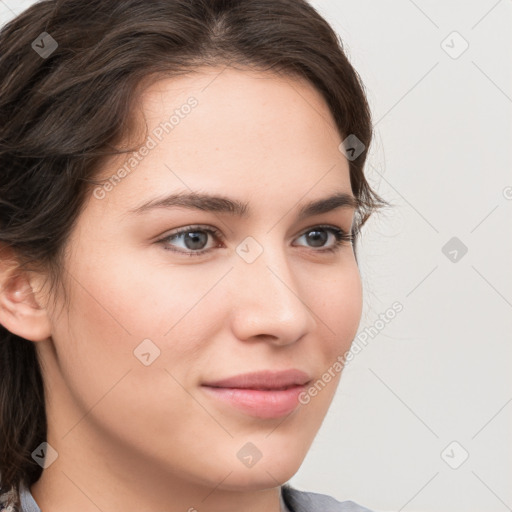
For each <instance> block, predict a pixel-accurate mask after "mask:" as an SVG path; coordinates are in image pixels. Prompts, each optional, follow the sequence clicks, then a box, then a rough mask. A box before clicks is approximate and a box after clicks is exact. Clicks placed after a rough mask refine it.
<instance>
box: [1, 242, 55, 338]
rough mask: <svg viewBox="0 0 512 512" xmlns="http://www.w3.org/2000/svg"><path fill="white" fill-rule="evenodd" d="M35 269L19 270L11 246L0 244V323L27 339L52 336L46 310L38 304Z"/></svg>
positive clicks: (37, 280)
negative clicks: (31, 271) (29, 271)
mask: <svg viewBox="0 0 512 512" xmlns="http://www.w3.org/2000/svg"><path fill="white" fill-rule="evenodd" d="M38 284H39V279H38V276H37V275H36V274H34V273H31V275H29V274H28V273H27V272H22V271H20V269H19V267H18V262H17V261H16V259H15V258H14V253H13V251H12V249H10V248H8V247H5V246H2V247H0V324H2V325H3V326H4V327H5V328H6V329H7V330H8V331H10V332H12V333H13V334H16V335H18V336H20V337H22V338H25V339H27V340H29V341H42V340H44V339H47V338H49V337H50V336H51V323H50V319H49V316H48V312H47V310H46V309H45V308H44V307H43V306H42V305H41V304H40V299H38V297H37V293H36V290H37V289H38V288H37V285H38Z"/></svg>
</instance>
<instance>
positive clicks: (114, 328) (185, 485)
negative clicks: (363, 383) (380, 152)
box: [0, 68, 362, 512]
mask: <svg viewBox="0 0 512 512" xmlns="http://www.w3.org/2000/svg"><path fill="white" fill-rule="evenodd" d="M221 71H222V72H221ZM212 80H213V81H212ZM190 96H194V97H195V98H196V99H197V100H198V105H197V107H196V108H195V109H193V110H192V112H191V113H190V114H189V115H188V116H186V117H184V118H183V119H181V120H180V123H179V125H177V126H176V127H175V128H174V129H173V130H172V131H171V132H169V133H168V134H166V135H165V136H164V137H163V139H162V141H161V142H160V143H159V144H158V145H157V147H155V148H154V149H152V150H151V151H150V152H149V154H148V155H147V156H146V157H145V158H144V159H143V160H142V161H141V162H140V163H139V164H138V166H137V168H136V169H135V170H134V171H133V172H131V173H130V174H129V175H127V176H126V177H125V178H124V179H123V180H122V181H121V183H119V184H118V185H116V186H115V187H114V188H113V190H111V191H110V192H109V193H108V194H106V197H104V198H103V199H96V198H95V197H93V196H92V195H91V197H90V198H89V200H88V202H87V204H86V206H85V208H84V210H83V211H82V213H81V215H80V217H79V219H78V222H77V224H76V226H75V228H74V229H73V231H72V233H71V235H70V238H69V240H68V249H69V250H68V251H67V253H66V260H65V269H66V272H63V280H64V283H65V287H66V290H67V293H68V296H69V299H70V304H69V307H67V306H64V303H63V298H62V297H60V296H57V299H58V300H57V303H56V305H55V306H54V305H53V302H52V301H50V300H48V299H49V298H48V296H47V294H46V293H45V291H44V286H43V281H42V279H43V275H38V274H33V273H31V274H28V275H23V276H22V277H18V278H17V279H14V278H13V279H11V280H9V279H10V278H11V277H12V276H13V274H12V273H9V272H8V271H7V270H5V269H4V271H3V273H2V279H3V283H4V289H3V292H2V298H1V300H2V304H1V308H0V311H1V315H2V316H1V318H0V320H1V321H2V323H3V324H4V325H5V326H6V327H7V328H8V329H9V330H11V331H12V332H15V333H17V334H19V335H21V336H23V337H26V338H27V339H30V340H32V341H34V343H35V344H36V348H37V352H38V355H39V357H40V360H41V362H42V367H43V377H44V381H45V387H46V408H47V415H48V442H49V444H50V445H51V446H52V447H53V448H54V449H55V450H56V451H57V452H58V458H57V459H56V461H55V462H53V464H51V465H50V466H49V467H48V468H46V469H44V470H43V473H42V476H41V478H40V479H39V480H38V481H37V482H36V483H35V484H34V485H32V487H31V491H32V493H33V496H34V498H35V500H36V501H37V503H38V504H39V506H40V507H41V508H42V510H46V511H51V512H65V511H69V510H80V511H82V512H92V511H94V512H97V511H98V508H99V509H101V510H102V511H104V512H107V511H109V512H114V511H117V510H126V511H133V512H135V511H138V510H149V511H160V510H162V511H163V510H166V511H170V512H174V511H176V512H177V511H187V510H190V511H192V510H194V509H196V510H197V511H199V512H203V511H208V512H220V511H223V512H227V511H235V510H245V511H248V512H252V511H261V510H265V511H271V512H278V511H279V485H281V484H282V483H284V482H286V481H287V480H288V479H290V478H291V477H292V476H293V475H294V474H295V473H296V471H297V470H298V468H299V466H300V464H301V463H302V461H303V459H304V457H305V456H306V453H307V451H308V449H309V447H310V445H311V443H312V441H313V439H314V437H315V435H316V433H317V431H318V429H319V428H320V425H321V423H322V421H323V419H324V417H325V414H326V413H327V410H328V407H329V405H330V403H331V401H332V398H333V395H334V392H335V390H336V387H337V385H338V381H339V377H340V374H339V373H336V377H335V378H334V379H332V380H331V382H329V383H328V384H327V386H326V387H325V389H323V390H322V391H321V392H319V393H318V395H317V396H316V397H315V398H314V399H311V401H310V402H309V403H308V404H307V405H299V406H298V407H297V409H296V410H295V411H294V412H293V413H292V414H290V415H289V416H287V417H285V418H277V419H272V418H271V419H260V418H255V417H252V416H249V415H247V414H245V413H243V412H241V411H239V410H237V409H234V408H233V407H231V406H229V405H226V404H223V403H220V402H219V401H217V400H215V399H214V398H212V397H210V396H208V395H207V394H206V393H205V391H204V389H202V388H201V383H202V382H204V381H206V380H214V379H220V378H225V377H230V376H233V375H235V374H240V373H246V372H251V371H257V370H263V369H272V370H283V369H288V368H298V369H300V370H303V371H305V372H306V373H308V374H309V375H310V376H311V377H312V378H313V379H314V380H316V379H318V378H320V377H321V375H322V374H323V373H324V372H325V371H326V370H327V369H328V368H329V367H330V366H332V364H333V363H334V361H335V360H336V358H337V357H338V356H339V355H340V354H343V353H345V352H346V351H347V350H348V349H349V347H350V344H351V341H352V340H353V338H354V336H355V335H356V332H357V328H358V325H359V321H360V318H361V310H362V289H361V280H360V275H359V271H358V267H357V263H356V260H355V256H354V252H353V247H352V245H351V244H350V242H344V243H343V244H342V245H341V246H339V249H338V251H337V252H335V253H325V252H324V253H322V252H320V251H319V250H320V249H323V248H325V247H330V246H334V242H335V238H334V236H333V235H332V234H329V235H328V239H327V240H326V241H325V242H324V243H323V246H322V244H321V243H320V246H315V242H314V240H313V241H312V239H311V237H308V236H307V233H308V232H310V231H311V229H310V230H309V231H308V228H314V227H316V226H318V225H322V224H324V225H330V226H333V227H338V228H341V229H343V230H345V231H346V232H350V229H351V226H352V222H353V218H354V210H353V209H352V208H338V209H335V210H332V211H330V212H328V213H323V214H319V215H314V216H311V217H308V218H305V219H303V220H298V217H297V212H298V208H299V207H300V206H301V205H302V204H304V203H306V202H308V201H312V200H315V199H321V198H324V197H327V196H329V195H331V194H332V193H333V192H335V191H341V192H346V193H349V194H351V193H352V189H351V186H350V179H349V165H348V161H347V160H346V158H345V157H344V155H343V154H342V153H341V152H340V151H339V149H338V146H339V144H340V143H341V141H342V140H343V139H342V138H341V136H340V134H339V133H338V131H337V129H336V127H335V123H334V120H333V118H332V115H331V113H330V111H329V108H328V106H327V104H326V103H325V101H324V100H323V98H322V96H321V95H320V93H318V92H317V91H316V90H315V89H314V88H313V87H312V86H311V85H310V84H309V83H307V82H303V81H299V80H298V79H295V78H293V79H292V78H284V77H279V76H277V75H274V74H269V73H257V72H256V71H240V70H235V69H232V68H226V69H224V70H222V69H221V68H213V69H211V68H210V69H199V70H197V71H196V72H194V73H191V74H189V75H187V76H182V77H179V78H173V79H169V78H166V79H162V80H159V81H157V82H155V83H153V84H152V85H151V86H149V87H148V88H147V89H146V90H145V91H144V93H143V95H142V96H141V98H140V107H141V109H142V111H143V112H144V115H145V118H146V121H147V123H148V128H149V130H150V131H151V130H152V129H154V128H155V127H156V126H157V125H158V124H159V123H160V122H162V121H163V120H164V119H168V118H169V116H170V115H171V114H172V112H173V111H174V110H175V109H176V108H179V107H180V105H183V104H184V103H186V100H187V98H189V97H190ZM140 123H141V124H140V126H142V127H143V121H142V119H140ZM149 133H150V132H149ZM140 140H141V139H139V141H140ZM125 160H126V157H123V156H121V157H117V158H116V159H113V160H112V161H109V162H108V163H107V164H105V166H104V167H103V168H102V169H101V173H102V176H104V177H108V176H111V175H112V174H113V173H114V172H115V171H116V170H117V169H118V168H119V167H120V166H122V165H123V162H124V161H125ZM189 189H190V190H194V191H201V192H210V193H217V194H224V195H226V196H228V197H230V198H233V199H237V200H239V201H242V202H247V203H248V205H249V208H250V211H251V214H250V216H248V217H247V218H238V217H236V216H232V215H229V214H227V213H211V212H205V211H199V210H190V209H186V208H169V209H156V210H151V211H148V212H146V213H144V214H141V215H134V214H131V213H129V210H130V209H133V208H135V207H137V206H138V205H140V204H142V203H144V202H146V201H148V200H151V199H153V198H156V197H162V196H164V195H166V194H168V193H171V192H178V191H190V190H189ZM197 224H199V225H202V226H204V227H213V228H216V229H218V230H219V231H220V232H221V233H222V235H223V237H224V238H223V240H216V239H215V237H213V236H212V235H210V236H209V237H208V239H207V241H206V244H205V246H206V248H210V247H211V250H210V251H209V252H207V253H206V254H204V255H202V256H194V257H188V256H186V255H184V254H180V253H175V252H172V251H170V250H166V249H165V247H171V248H175V249H177V250H182V251H187V246H186V245H185V241H184V238H183V237H181V238H177V239H174V240H172V241H168V242H167V243H166V245H165V244H164V243H158V240H159V239H162V238H164V236H169V235H171V234H172V233H173V231H176V229H178V228H182V227H186V226H190V225H197ZM191 231H197V229H196V230H194V229H191ZM305 232H306V235H304V233H305ZM327 233H329V232H328V231H327ZM248 236H251V237H253V238H254V239H255V240H256V241H257V242H258V243H259V244H260V245H261V247H262V248H263V253H262V254H261V255H260V256H259V257H258V258H257V259H256V260H255V261H254V262H252V263H247V262H246V261H245V260H244V259H243V258H241V257H240V256H239V255H238V253H237V252H236V248H237V246H239V245H240V244H241V242H242V241H243V240H244V239H245V238H246V237H248ZM198 250H200V249H198ZM189 251H190V249H189ZM7 284H8V286H7ZM146 338H148V339H150V340H152V342H153V343H154V344H155V345H157V346H158V347H159V349H160V356H159V357H158V358H156V359H155V360H154V362H152V364H150V365H149V366H144V365H143V364H142V363H141V362H140V361H139V359H137V358H136V357H135V356H134V354H133V351H134V349H135V348H136V347H137V346H138V345H139V344H140V343H141V342H142V340H144V339H146ZM247 442H251V443H253V444H254V445H255V446H256V447H257V448H258V449H259V451H260V452H261V453H262V458H261V459H260V460H259V461H258V462H257V464H255V465H254V466H253V467H251V468H248V467H246V466H245V465H244V464H242V463H241V462H240V460H239V459H238V457H237V452H238V450H240V448H241V447H242V446H244V445H245V444H246V443H247Z"/></svg>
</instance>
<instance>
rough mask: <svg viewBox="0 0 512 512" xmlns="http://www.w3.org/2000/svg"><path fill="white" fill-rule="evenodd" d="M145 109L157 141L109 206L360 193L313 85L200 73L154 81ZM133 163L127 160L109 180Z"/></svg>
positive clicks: (219, 71) (228, 71)
mask: <svg viewBox="0 0 512 512" xmlns="http://www.w3.org/2000/svg"><path fill="white" fill-rule="evenodd" d="M136 110H137V112H139V113H140V114H141V115H140V116H139V119H138V126H139V128H140V130H139V131H138V135H139V136H140V134H141V133H145V135H147V136H148V137H149V138H151V139H152V141H153V142H152V143H151V150H150V151H149V152H147V154H145V156H144V157H143V158H142V159H140V161H138V162H137V164H136V166H135V169H133V170H132V171H130V172H129V173H128V175H127V176H126V177H125V178H123V184H122V192H121V193H119V191H120V190H121V187H115V190H114V191H113V193H110V194H109V198H108V199H109V201H108V202H112V201H116V200H122V202H123V203H124V209H126V208H128V209H129V207H133V206H135V205H136V204H139V203H140V199H141V198H143V197H150V196H151V195H154V193H155V192H158V194H159V195H162V194H165V193H169V192H173V191H175V190H180V191H181V190H187V189H188V190H192V189H193V190H198V189H201V190H203V191H205V190H207V191H209V192H221V193H223V194H225V193H226V192H227V188H229V191H233V192H239V193H240V194H239V197H240V198H241V199H243V198H244V199H245V200H249V201H250V197H249V196H251V195H253V196H254V195H256V194H258V193H259V192H261V193H267V192H268V191H270V190H277V191H279V192H280V194H281V196H283V194H284V193H286V194H287V195H288V196H289V197H291V198H292V197H293V198H294V200H295V201H297V200H298V199H299V198H300V197H301V196H303V195H305V194H306V193H307V191H308V189H312V188H314V187H316V189H317V190H315V191H313V192H314V193H316V195H324V196H325V195H326V194H325V193H323V192H324V191H326V190H329V189H331V188H333V187H334V186H335V187H336V189H337V190H340V189H344V190H345V191H346V192H350V191H351V188H350V179H349V167H348V162H347V160H346V158H345V157H344V156H343V155H342V153H341V152H340V151H339V149H338V146H339V144H340V143H341V140H342V139H341V136H340V134H339V133H338V130H337V127H336V125H335V122H334V119H333V117H332V114H331V112H330V110H329V108H328V106H327V104H326V102H325V100H324V99H323V97H322V95H321V94H320V93H319V92H318V91H317V90H316V89H315V88H314V87H313V86H312V85H311V84H309V83H308V82H306V81H304V80H300V79H297V78H291V77H285V76H278V75H275V74H272V73H268V72H265V73H263V72H256V71H254V70H251V71H240V70H234V69H232V68H211V69H210V68H208V69H204V70H200V71H199V70H196V71H194V72H192V73H190V74H187V75H185V76H179V77H174V78H162V79H160V80H158V81H155V82H153V83H152V84H151V85H149V86H148V87H147V88H146V89H145V90H144V91H143V92H142V94H141V95H140V97H139V99H138V103H137V108H136ZM146 126H147V130H148V131H147V132H144V130H145V128H146ZM137 140H138V141H144V139H142V138H139V139H137ZM145 140H148V139H145ZM126 160H127V156H123V157H122V158H120V159H118V160H117V162H116V163H115V165H110V166H109V167H108V169H105V172H104V173H102V177H103V178H106V177H108V176H110V175H112V171H115V170H116V169H117V168H118V167H119V166H120V165H122V163H123V162H126ZM231 195H233V194H231ZM306 199H308V198H306Z"/></svg>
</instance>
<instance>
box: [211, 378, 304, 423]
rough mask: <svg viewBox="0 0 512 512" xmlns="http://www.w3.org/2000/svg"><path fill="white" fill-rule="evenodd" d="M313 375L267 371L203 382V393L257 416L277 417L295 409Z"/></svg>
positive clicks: (220, 402) (219, 402)
mask: <svg viewBox="0 0 512 512" xmlns="http://www.w3.org/2000/svg"><path fill="white" fill-rule="evenodd" d="M310 381H311V378H310V377H309V376H308V374H306V373H305V372H302V371H300V370H296V369H292V370H285V371H271V370H265V371H260V372H254V373H246V374H243V375H235V376H234V377H229V378H226V379H221V380H216V381H211V382H207V383H204V384H203V385H202V388H203V390H204V392H205V393H206V394H207V395H208V396H209V397H210V398H213V399H215V402H216V404H223V406H225V405H228V406H230V407H234V408H236V409H237V410H241V411H242V412H244V413H245V414H248V415H250V416H253V417H258V418H266V419H268V418H278V417H281V416H284V415H287V414H290V413H291V412H293V410H294V409H295V408H296V407H297V406H298V405H299V401H298V397H299V395H300V393H301V392H302V391H304V390H305V387H306V384H307V383H309V382H310Z"/></svg>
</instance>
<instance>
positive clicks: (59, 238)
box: [0, 0, 388, 490]
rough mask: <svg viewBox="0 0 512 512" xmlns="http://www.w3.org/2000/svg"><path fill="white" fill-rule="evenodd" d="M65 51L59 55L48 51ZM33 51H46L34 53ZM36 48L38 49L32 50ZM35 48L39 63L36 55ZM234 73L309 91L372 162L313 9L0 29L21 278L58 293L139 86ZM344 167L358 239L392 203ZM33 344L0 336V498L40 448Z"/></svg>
mask: <svg viewBox="0 0 512 512" xmlns="http://www.w3.org/2000/svg"><path fill="white" fill-rule="evenodd" d="M44 32H46V33H48V34H49V35H50V36H51V38H53V40H55V41H56V44H57V45H58V46H57V47H56V48H54V49H53V51H52V53H51V54H44V52H42V49H43V48H45V51H47V52H49V51H50V50H51V45H52V41H51V39H49V38H48V36H44V35H42V34H43V33H44ZM37 42H39V43H38V44H37ZM36 44H37V45H36ZM38 49H40V51H38ZM219 65H230V66H235V65H240V66H242V67H246V68H249V67H252V68H254V69H258V70H270V71H272V72H275V73H283V74H285V75H288V76H294V77H301V78H305V79H306V80H308V81H309V83H311V84H312V85H313V86H314V87H316V89H317V90H318V91H320V93H321V94H322V95H323V97H324V98H325V101H326V102H327V104H328V106H329V108H330V110H331V112H332V115H333V117H334V119H335V121H336V125H337V127H338V129H339V132H340V134H341V135H342V137H343V138H345V137H347V136H348V135H351V134H353V135H355V136H357V138H358V139H359V140H360V141H361V142H362V144H364V147H365V148H366V150H367V149H368V147H369V146H370V142H371V139H372V124H371V117H370V109H369V106H368V103H367V100H366V97H365V92H364V87H363V85H362V83H361V80H360V78H359V75H358V74H357V72H356V71H355V70H354V69H353V67H352V66H351V64H350V63H349V61H348V60H347V58H346V56H345V54H344V51H343V47H342V43H341V41H340V40H339V38H338V36H337V35H336V34H335V32H334V31H333V30H332V28H331V27H330V26H329V24H328V23H327V22H326V21H325V20H324V19H323V18H322V17H321V16H320V15H319V14H318V13H317V12H316V11H315V9H314V8H313V7H312V6H311V5H309V4H308V3H307V2H306V1H305V0H194V1H191V0H152V1H150V2H148V1H147V0H123V1H122V2H120V1H117V0H87V1H83V0H44V1H40V2H38V3H36V4H34V5H32V6H31V7H30V8H28V9H27V10H26V11H24V12H23V13H21V14H20V15H19V16H17V17H16V18H15V19H13V20H12V21H10V22H9V23H7V24H6V25H5V26H4V27H2V29H1V30H0V247H1V246H4V247H7V248H10V249H12V250H13V251H14V253H15V254H16V261H17V263H18V264H19V269H20V270H24V269H36V268H38V269H43V270H44V271H45V272H46V275H48V277H49V281H50V284H51V285H52V288H53V286H54V285H55V284H57V283H62V268H63V266H62V261H63V252H64V247H65V242H66V240H67V238H68V235H69V233H70V231H71V229H72V227H73V225H74V223H75V221H76V220H77V218H78V215H79V213H80V211H81V208H83V206H84V204H85V200H86V199H87V198H88V196H89V194H90V191H91V186H92V185H93V184H94V183H95V180H94V177H95V176H96V175H97V170H98V168H99V166H100V163H101V162H103V161H104V159H105V158H106V157H108V156H109V155H114V154H118V153H121V152H122V153H126V152H128V151H132V149H128V150H126V149H124V150H121V149H120V148H119V147H118V144H119V143H120V142H121V141H122V140H124V139H125V137H126V135H127V133H128V131H129V128H130V126H131V124H130V122H129V120H130V119H131V117H130V112H131V110H132V107H133V105H134V103H135V102H136V99H137V94H138V93H139V92H140V90H141V87H142V85H144V84H146V83H147V79H148V78H151V77H154V78H155V79H156V78H157V77H158V76H162V75H166V76H178V75H179V74H182V73H185V72H190V71H191V70H193V69H195V68H198V67H199V66H219ZM366 150H365V151H363V153H362V154H361V155H360V156H358V157H357V158H355V159H353V160H351V159H349V160H350V162H349V168H350V181H351V185H352V190H353V193H354V195H355V197H356V199H357V200H358V204H359V208H358V210H357V211H356V222H355V223H354V230H353V235H354V250H355V241H356V239H357V238H356V236H357V234H358V233H359V230H360V228H361V226H362V225H363V224H364V223H365V222H366V220H367V219H368V218H369V217H370V215H371V214H372V212H374V211H375V210H377V209H378V208H380V207H382V206H385V205H387V204H388V203H387V202H386V201H384V200H383V199H381V198H380V197H379V196H378V195H377V194H376V193H375V192H374V191H373V190H372V189H371V188H370V186H369V184H368V182H367V181H366V179H365V176H364V173H363V169H364V163H365V159H366V153H367V151H366ZM46 433H47V430H46V414H45V403H44V388H43V379H42V374H41V369H40V365H39V362H38V359H37V355H36V350H35V346H34V343H33V342H31V341H28V340H25V339H22V338H20V337H18V336H16V335H14V334H12V333H10V332H9V331H7V329H5V327H3V326H1V325H0V476H1V484H2V489H3V490H5V489H9V488H11V487H14V488H15V489H16V490H19V484H20V482H21V481H23V482H25V483H26V485H28V486H30V485H32V483H34V482H35V481H36V480H37V479H38V478H39V477H40V475H41V471H42V468H41V467H40V466H39V465H38V464H37V463H36V462H35V461H34V460H33V459H32V456H31V453H32V452H33V451H34V449H35V448H37V447H38V446H39V444H40V443H41V442H43V441H45V440H46Z"/></svg>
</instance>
